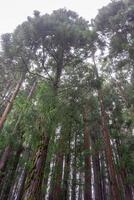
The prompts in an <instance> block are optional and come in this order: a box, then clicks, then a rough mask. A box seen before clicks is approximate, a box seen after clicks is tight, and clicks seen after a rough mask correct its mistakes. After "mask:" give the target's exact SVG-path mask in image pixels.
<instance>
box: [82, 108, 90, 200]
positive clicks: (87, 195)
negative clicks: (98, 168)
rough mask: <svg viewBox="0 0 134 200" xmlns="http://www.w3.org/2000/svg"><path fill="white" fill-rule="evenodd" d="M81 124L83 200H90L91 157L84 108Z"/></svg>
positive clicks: (85, 110)
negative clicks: (83, 163)
mask: <svg viewBox="0 0 134 200" xmlns="http://www.w3.org/2000/svg"><path fill="white" fill-rule="evenodd" d="M83 123H84V150H85V188H84V199H85V200H91V199H92V192H91V156H90V153H89V152H90V147H91V144H90V135H89V134H90V133H89V122H88V108H87V106H85V107H84V112H83Z"/></svg>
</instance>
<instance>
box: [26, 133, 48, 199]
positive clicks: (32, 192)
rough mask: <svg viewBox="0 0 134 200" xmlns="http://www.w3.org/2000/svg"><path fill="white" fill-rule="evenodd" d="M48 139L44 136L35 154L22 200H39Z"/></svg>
mask: <svg viewBox="0 0 134 200" xmlns="http://www.w3.org/2000/svg"><path fill="white" fill-rule="evenodd" d="M49 139H50V138H49V137H48V136H47V135H45V136H44V138H43V140H42V143H41V144H40V147H39V148H38V151H37V153H36V156H35V159H34V164H33V168H32V170H31V172H30V173H29V176H28V178H27V181H26V186H25V190H24V195H23V198H22V199H23V200H40V199H41V186H42V180H43V174H44V166H45V162H46V157H47V150H48V145H49Z"/></svg>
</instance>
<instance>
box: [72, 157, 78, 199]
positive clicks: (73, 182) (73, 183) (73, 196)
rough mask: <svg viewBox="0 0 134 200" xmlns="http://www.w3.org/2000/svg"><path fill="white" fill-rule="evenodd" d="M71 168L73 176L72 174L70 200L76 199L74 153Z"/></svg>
mask: <svg viewBox="0 0 134 200" xmlns="http://www.w3.org/2000/svg"><path fill="white" fill-rule="evenodd" d="M72 168H73V174H72V177H73V179H72V195H71V196H72V198H71V199H76V173H77V170H76V153H75V155H74V159H73V164H72Z"/></svg>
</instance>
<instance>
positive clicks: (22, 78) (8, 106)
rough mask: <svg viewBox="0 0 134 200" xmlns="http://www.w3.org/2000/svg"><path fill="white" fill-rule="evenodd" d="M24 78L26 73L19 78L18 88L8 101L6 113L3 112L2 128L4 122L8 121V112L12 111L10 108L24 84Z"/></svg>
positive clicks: (0, 120) (0, 126)
mask: <svg viewBox="0 0 134 200" xmlns="http://www.w3.org/2000/svg"><path fill="white" fill-rule="evenodd" d="M23 80H24V75H22V76H21V79H20V80H19V82H18V83H17V85H16V88H15V90H14V92H13V94H12V96H11V99H10V101H9V102H8V104H7V106H6V108H5V110H4V113H3V114H2V116H1V118H0V129H2V127H3V125H4V122H5V121H6V119H7V116H8V113H9V112H10V110H11V109H12V106H13V102H14V99H15V98H16V96H17V94H18V92H19V89H20V87H21V85H22V82H23Z"/></svg>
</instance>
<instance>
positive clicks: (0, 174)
mask: <svg viewBox="0 0 134 200" xmlns="http://www.w3.org/2000/svg"><path fill="white" fill-rule="evenodd" d="M10 156H11V146H7V147H6V148H5V151H4V152H3V155H2V158H1V160H0V193H1V190H2V184H3V180H4V177H5V175H6V174H5V173H6V166H7V162H8V160H9V158H10Z"/></svg>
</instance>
